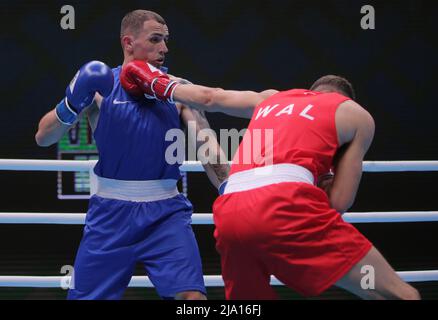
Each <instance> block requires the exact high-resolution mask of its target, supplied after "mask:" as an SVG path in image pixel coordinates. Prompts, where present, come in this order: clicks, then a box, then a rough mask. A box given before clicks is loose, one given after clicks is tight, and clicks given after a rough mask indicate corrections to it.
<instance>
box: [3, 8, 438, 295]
mask: <svg viewBox="0 0 438 320" xmlns="http://www.w3.org/2000/svg"><path fill="white" fill-rule="evenodd" d="M64 4H71V5H73V6H74V8H75V12H76V29H75V30H63V29H61V27H60V19H61V17H62V15H61V14H60V8H61V7H62V5H64ZM366 4H370V5H373V6H374V8H375V10H376V29H375V30H362V29H361V28H360V20H361V18H362V16H363V15H362V14H361V13H360V8H361V7H362V5H366ZM137 8H144V9H150V10H154V11H157V12H158V13H160V14H161V15H162V16H163V17H164V18H165V19H166V21H167V24H168V26H169V30H170V42H169V49H170V52H169V54H168V58H167V63H166V64H167V65H168V66H169V68H170V72H171V73H173V74H175V75H179V76H182V77H185V78H187V79H189V80H191V81H193V82H195V83H200V84H205V85H210V86H219V87H222V88H229V89H252V90H263V89H266V88H276V89H280V90H282V89H289V88H307V87H309V86H310V85H311V84H312V82H313V81H314V80H315V79H316V78H318V77H319V76H321V75H324V74H328V73H332V74H339V75H343V76H345V77H347V78H348V79H350V80H351V82H352V83H353V84H354V86H355V88H356V92H357V101H358V102H359V103H360V104H361V105H363V106H364V107H365V108H367V109H368V110H369V111H370V113H371V114H372V115H373V117H374V119H375V122H376V136H375V141H374V143H373V145H372V147H371V149H370V151H369V153H368V154H367V157H366V160H434V159H438V151H437V145H438V133H437V126H436V118H437V116H438V111H437V103H436V99H435V95H434V93H435V84H436V82H437V81H436V70H437V68H436V67H437V60H436V53H437V50H436V49H437V41H436V34H437V33H436V27H435V21H434V20H435V19H434V17H433V13H434V12H436V4H435V5H433V4H432V3H429V2H425V1H395V0H385V1H343V0H339V1H334V0H332V1H302V0H300V1H247V0H240V1H205V0H204V1H202V0H199V1H129V0H125V1H115V2H111V1H105V2H98V1H75V2H69V3H65V2H64V1H51V2H47V1H14V2H13V1H0V12H1V13H0V23H1V28H0V43H1V51H0V55H1V59H0V66H1V68H0V70H1V76H0V90H1V91H0V97H1V103H0V110H1V113H0V114H1V116H0V137H1V148H0V158H39V159H55V158H56V146H54V147H50V148H39V147H37V146H36V144H35V142H34V134H35V132H36V129H37V125H38V121H39V119H40V118H41V117H42V116H43V115H44V114H45V113H46V112H48V111H49V110H50V109H51V108H53V107H54V106H55V104H56V103H57V102H58V101H59V100H60V99H61V98H62V97H63V94H64V90H65V87H66V85H67V84H68V82H69V81H70V79H71V77H72V76H73V74H74V73H75V71H76V69H77V68H79V67H80V66H81V65H82V64H83V63H85V62H87V61H89V60H93V59H98V60H102V61H105V62H106V63H107V64H109V65H111V66H116V65H118V64H120V63H121V62H122V51H121V48H120V43H119V29H120V21H121V19H122V17H123V16H124V14H125V13H127V12H128V11H130V10H133V9H137ZM208 118H209V120H210V124H211V126H212V127H213V128H214V129H215V130H218V129H220V128H237V129H241V128H244V127H245V126H246V124H247V121H245V120H241V119H236V118H231V117H228V116H225V115H221V114H210V115H208ZM437 177H438V174H437V173H427V172H425V173H402V174H392V173H391V174H389V173H386V174H371V173H369V174H365V175H364V178H363V182H362V185H361V189H360V191H359V194H358V198H357V201H356V203H355V205H354V207H353V208H352V210H351V211H396V210H437V209H438V205H437V203H436V198H437V197H436V195H437V192H436V188H435V180H436V178H437ZM56 178H57V176H56V173H54V172H51V173H46V172H42V173H41V172H19V173H18V172H5V171H2V172H1V173H0V186H1V199H2V200H3V201H2V202H1V203H2V209H1V210H0V211H4V212H5V211H12V212H20V211H24V212H26V211H30V212H32V211H33V212H85V210H86V205H87V203H86V201H60V200H57V199H56V182H57V179H56ZM189 183H190V185H189V197H190V199H191V200H192V201H193V203H194V205H195V212H211V204H212V201H214V198H215V190H214V189H213V187H211V186H210V185H209V183H208V180H207V179H206V178H205V177H204V176H203V175H202V174H198V173H193V174H190V175H189ZM357 226H358V228H359V229H360V230H361V231H362V232H363V233H364V234H365V235H367V236H368V237H369V238H370V240H371V241H373V242H374V243H375V245H376V246H377V247H378V248H380V249H381V251H382V252H383V253H384V255H386V256H387V257H388V260H389V261H390V263H392V264H393V265H394V267H395V269H397V270H415V269H438V254H437V251H436V249H435V243H436V242H437V240H438V238H437V231H438V228H437V224H436V223H413V224H369V225H357ZM195 231H196V233H197V236H198V240H199V242H200V247H201V252H202V253H203V259H204V267H205V271H206V273H207V274H219V272H220V270H219V268H218V264H219V262H218V256H217V254H216V252H215V251H214V239H213V237H212V232H213V227H212V226H196V227H195ZM80 236H81V227H80V226H14V225H0V254H2V258H1V259H0V274H4V275H7V274H17V275H31V274H40V275H57V274H59V269H60V268H61V266H62V265H63V264H72V263H73V258H74V253H75V249H76V246H77V244H78V242H79V240H80ZM421 285H423V286H424V287H425V288H426V289H424V290H423V291H425V292H426V297H435V293H434V292H435V289H434V287H433V286H434V284H433V283H432V284H421ZM214 290H216V291H214ZM214 290H213V292H214V294H213V297H220V296H221V294H222V293H221V291H220V289H214ZM133 292H134V293H133ZM337 292H338V291H331V292H329V294H328V297H335V296H336V293H337ZM63 294H64V292H62V291H61V290H58V291H57V290H52V291H51V290H43V289H39V290H30V289H0V296H1V297H11V296H15V297H17V298H60V297H61V298H62V297H63ZM215 294H217V296H215ZM142 295H143V291H139V292H138V291H135V290H130V291H129V290H128V293H127V297H130V298H136V297H142ZM339 296H341V297H345V296H343V293H342V292H340V291H339ZM152 297H153V294H152Z"/></svg>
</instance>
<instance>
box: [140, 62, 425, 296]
mask: <svg viewBox="0 0 438 320" xmlns="http://www.w3.org/2000/svg"><path fill="white" fill-rule="evenodd" d="M147 73H148V76H147V77H145V78H144V79H145V80H144V81H146V82H147V84H148V85H140V87H142V88H147V90H152V93H154V94H155V96H156V97H157V98H158V99H168V98H171V99H174V100H175V101H179V102H182V103H184V104H187V105H190V106H192V107H195V108H199V109H202V110H205V111H215V112H217V111H220V112H225V113H227V114H231V115H235V116H242V117H250V118H251V122H250V124H249V127H248V130H247V132H246V133H245V136H244V138H243V141H242V143H241V144H240V146H239V148H238V150H237V152H236V155H235V157H234V159H233V163H232V166H231V171H230V176H229V179H228V183H227V185H226V186H225V188H224V194H223V195H222V196H220V197H219V198H218V199H217V200H216V202H215V203H214V206H213V213H214V221H215V225H216V230H215V238H216V241H217V243H216V247H217V249H218V251H219V253H220V255H221V264H222V276H223V279H224V282H225V294H226V298H227V299H275V298H276V297H277V296H276V293H275V291H274V290H273V288H272V287H271V286H270V283H269V282H270V276H271V275H274V276H276V277H277V278H278V279H279V280H280V281H282V282H283V283H284V284H285V285H286V286H288V287H290V288H292V289H294V290H296V291H297V292H299V293H300V294H302V295H304V296H317V295H319V294H321V293H322V292H324V291H325V290H326V289H327V288H329V287H331V286H332V285H336V286H339V287H342V288H344V289H346V290H348V291H350V292H352V293H353V294H356V295H357V296H359V297H361V298H364V299H419V298H420V296H419V293H418V292H417V290H416V289H414V288H413V287H412V286H410V285H409V284H407V283H405V282H404V281H403V280H402V279H401V278H400V277H399V276H398V275H397V274H396V272H395V271H394V270H393V269H392V267H391V266H390V265H389V264H388V262H387V261H386V260H385V258H384V257H383V256H382V255H381V254H380V253H379V251H378V250H377V249H376V248H375V247H374V246H373V245H372V244H371V243H370V241H368V240H367V239H366V238H365V237H364V236H363V235H362V234H361V233H360V232H359V231H358V230H357V229H356V228H355V227H353V226H352V225H351V224H349V223H346V222H344V220H343V219H342V213H344V212H345V211H346V210H348V209H349V208H350V207H351V205H352V204H353V202H354V199H355V196H356V192H357V190H358V187H359V182H360V179H361V175H362V162H363V159H364V156H365V154H366V152H367V150H368V148H369V146H370V145H371V142H372V139H373V136H374V120H373V118H372V117H371V115H370V114H369V113H368V112H367V111H366V110H365V109H364V108H362V107H361V106H360V105H359V104H357V103H356V102H354V101H353V100H354V91H353V88H352V86H351V84H350V83H349V82H348V81H347V80H346V79H344V78H342V77H338V76H325V77H322V78H320V79H318V80H317V81H316V82H315V83H314V84H313V85H312V87H311V88H310V90H303V89H294V90H288V91H283V92H277V91H274V90H268V91H264V92H262V93H256V92H251V91H244V92H242V91H226V90H221V89H213V88H208V87H202V86H196V85H177V86H176V85H175V84H174V83H172V81H170V80H168V79H165V77H164V78H163V76H160V75H154V74H153V73H151V72H149V70H148V71H147ZM146 78H148V79H146ZM154 87H155V88H154ZM145 93H150V92H147V91H145ZM266 130H272V132H273V139H272V145H268V146H266V144H265V145H264V147H263V144H262V149H261V150H260V151H261V152H260V154H261V155H263V157H262V158H263V159H261V157H258V158H257V157H254V156H251V157H250V158H249V159H250V160H249V161H246V162H245V161H244V160H245V159H248V157H245V156H244V153H245V147H247V145H248V144H253V145H254V141H253V139H252V138H251V137H256V136H257V134H255V133H256V131H262V132H264V131H266ZM259 136H260V135H259ZM262 136H263V133H262ZM246 150H251V148H246ZM252 154H253V153H252ZM260 160H263V161H260ZM331 170H332V171H333V174H327V173H329V172H330V171H331Z"/></svg>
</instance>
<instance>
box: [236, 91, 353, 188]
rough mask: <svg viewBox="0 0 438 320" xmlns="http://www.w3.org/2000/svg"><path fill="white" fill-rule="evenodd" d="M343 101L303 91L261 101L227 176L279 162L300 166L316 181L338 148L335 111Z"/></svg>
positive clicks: (330, 94)
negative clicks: (310, 173)
mask: <svg viewBox="0 0 438 320" xmlns="http://www.w3.org/2000/svg"><path fill="white" fill-rule="evenodd" d="M346 100H349V98H347V97H345V96H342V95H340V94H338V93H334V92H331V93H321V92H315V91H309V90H303V89H293V90H288V91H282V92H279V93H277V94H274V95H273V96H271V97H269V98H268V99H266V100H264V101H263V102H262V103H260V104H259V105H258V106H257V107H256V108H255V110H254V113H253V115H252V118H251V122H250V123H249V126H248V129H247V131H246V132H245V135H244V137H243V140H242V142H241V144H240V145H239V148H238V149H237V151H236V154H235V155H234V158H233V163H232V166H231V171H230V175H231V174H233V173H236V172H239V171H243V170H249V169H252V168H256V167H263V166H266V165H270V164H279V163H292V164H296V165H300V166H303V167H305V168H307V169H308V170H310V171H311V172H312V174H313V175H314V178H315V179H317V177H318V176H320V175H321V174H324V173H327V172H328V171H329V170H330V168H331V167H332V163H333V157H334V155H335V153H336V151H337V149H338V146H339V145H338V137H337V131H336V124H335V112H336V110H337V108H338V106H339V104H341V103H342V102H344V101H346ZM270 141H271V142H272V143H271V142H270ZM315 181H316V180H315Z"/></svg>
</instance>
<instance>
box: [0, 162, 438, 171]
mask: <svg viewBox="0 0 438 320" xmlns="http://www.w3.org/2000/svg"><path fill="white" fill-rule="evenodd" d="M96 162H97V160H34V159H0V170H19V171H26V170H28V171H88V170H89V169H90V168H92V167H93V166H94V165H95V164H96ZM180 170H181V171H187V172H202V171H204V168H203V166H202V165H201V162H199V161H184V163H183V164H182V166H181V167H180ZM363 171H365V172H401V171H438V161H364V162H363Z"/></svg>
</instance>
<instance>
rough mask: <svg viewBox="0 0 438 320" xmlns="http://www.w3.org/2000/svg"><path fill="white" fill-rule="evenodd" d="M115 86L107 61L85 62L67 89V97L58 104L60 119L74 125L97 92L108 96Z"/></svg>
mask: <svg viewBox="0 0 438 320" xmlns="http://www.w3.org/2000/svg"><path fill="white" fill-rule="evenodd" d="M113 86H114V76H113V73H112V71H111V69H110V68H109V67H108V66H107V65H106V64H105V63H103V62H100V61H91V62H88V63H86V64H84V65H83V66H82V68H81V69H79V71H78V72H77V73H76V74H75V76H74V77H73V79H72V80H71V82H70V85H69V86H68V87H67V89H66V90H65V95H66V97H65V98H64V99H62V101H61V102H60V103H58V105H57V106H56V116H57V117H58V120H59V121H60V122H61V123H63V124H66V125H72V124H73V123H74V122H75V121H76V119H77V117H78V115H79V114H80V113H81V112H82V111H83V110H84V109H85V108H86V107H88V106H89V105H90V104H91V103H92V102H93V99H94V95H95V94H96V92H99V94H100V95H102V96H104V97H107V96H109V95H110V93H111V91H112V90H113Z"/></svg>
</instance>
